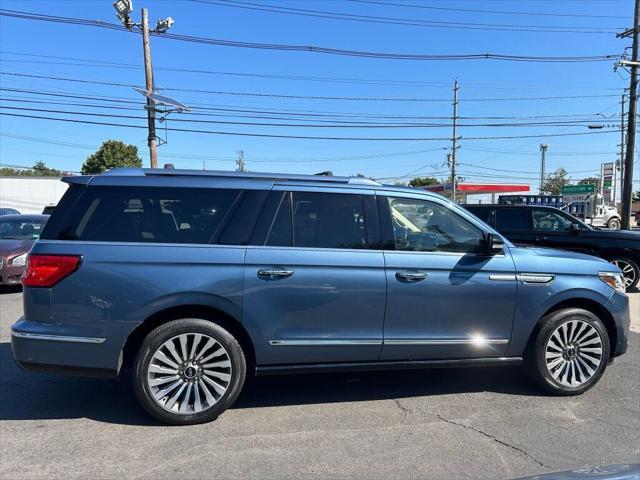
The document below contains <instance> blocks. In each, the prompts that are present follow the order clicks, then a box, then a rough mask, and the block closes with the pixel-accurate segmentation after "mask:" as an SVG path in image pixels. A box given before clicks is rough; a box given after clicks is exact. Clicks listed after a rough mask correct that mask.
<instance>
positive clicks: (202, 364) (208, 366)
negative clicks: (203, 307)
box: [133, 318, 247, 425]
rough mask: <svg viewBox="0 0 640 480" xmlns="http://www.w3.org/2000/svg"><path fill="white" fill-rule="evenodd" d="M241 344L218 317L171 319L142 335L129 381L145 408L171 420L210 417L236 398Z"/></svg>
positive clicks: (243, 372)
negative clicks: (211, 319)
mask: <svg viewBox="0 0 640 480" xmlns="http://www.w3.org/2000/svg"><path fill="white" fill-rule="evenodd" d="M246 368H247V367H246V360H245V356H244V353H243V351H242V347H241V346H240V344H239V343H238V341H237V340H236V339H235V338H234V337H233V335H231V334H230V333H229V332H228V331H227V330H225V329H224V328H222V327H221V326H220V325H218V324H216V323H212V322H210V321H207V320H202V319H195V318H183V319H180V320H173V321H171V322H168V323H166V324H164V325H161V326H160V327H158V328H156V329H155V330H153V331H152V332H151V333H149V335H147V337H146V338H145V339H144V341H143V343H142V346H141V347H140V351H139V352H138V355H137V357H136V360H135V364H134V374H133V387H134V391H135V393H136V396H137V397H138V400H139V401H140V403H141V404H142V406H143V407H144V409H145V410H147V412H149V413H150V414H151V415H152V416H154V417H155V418H157V419H158V420H160V421H162V422H165V423H169V424H173V425H193V424H197V423H205V422H209V421H211V420H214V419H216V418H217V417H218V415H220V414H221V413H222V412H224V411H225V410H226V409H227V408H229V407H230V406H231V405H232V404H233V402H234V401H235V400H236V398H237V397H238V395H239V394H240V391H241V389H242V385H243V384H244V379H245V375H246Z"/></svg>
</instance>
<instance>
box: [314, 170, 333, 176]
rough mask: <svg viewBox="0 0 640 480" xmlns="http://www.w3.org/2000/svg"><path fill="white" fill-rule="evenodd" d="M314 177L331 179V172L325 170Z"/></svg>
mask: <svg viewBox="0 0 640 480" xmlns="http://www.w3.org/2000/svg"><path fill="white" fill-rule="evenodd" d="M314 175H319V176H321V177H333V172H332V171H331V170H325V171H324V172H320V173H315V174H314Z"/></svg>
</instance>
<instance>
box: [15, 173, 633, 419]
mask: <svg viewBox="0 0 640 480" xmlns="http://www.w3.org/2000/svg"><path fill="white" fill-rule="evenodd" d="M65 181H66V182H68V183H69V184H70V186H69V188H68V190H67V192H66V193H65V195H64V197H63V198H62V200H61V201H60V203H59V204H58V206H57V208H56V209H55V211H54V212H53V215H52V216H51V219H50V220H49V222H48V223H47V225H46V227H45V229H44V231H43V233H42V235H41V238H40V240H38V241H37V242H36V243H35V245H34V246H33V249H32V250H31V253H30V255H29V257H28V262H27V263H28V266H27V272H26V275H25V277H24V280H23V284H24V287H25V288H24V318H21V319H20V320H18V321H17V322H16V323H15V324H14V325H13V326H12V346H13V353H14V356H15V359H16V361H17V362H18V364H19V365H20V366H22V367H23V368H25V369H29V370H39V371H43V370H44V371H55V372H68V373H76V374H85V375H99V376H107V377H115V376H117V375H118V374H119V373H120V371H121V370H122V369H123V368H125V367H131V369H132V370H133V387H134V390H135V393H136V395H137V397H138V399H139V400H140V402H141V404H142V405H143V406H144V408H145V409H146V410H147V411H148V412H150V413H151V414H152V415H154V416H155V417H157V418H159V419H161V420H162V421H165V422H168V423H173V424H190V423H199V422H205V421H209V420H212V419H214V418H215V417H217V416H218V415H219V414H220V413H221V412H223V411H224V410H225V409H226V408H228V407H229V406H230V405H231V404H232V403H233V402H234V400H235V399H236V398H237V396H238V394H239V392H240V390H241V389H242V386H243V383H244V381H245V377H246V376H247V375H254V374H258V375H260V374H279V373H292V372H313V371H337V370H354V369H381V368H416V367H425V366H451V365H460V366H463V365H505V364H513V363H520V362H524V365H525V367H526V372H527V373H528V374H529V375H530V377H531V378H532V379H534V380H535V381H536V382H537V383H538V384H539V385H541V386H542V387H544V388H546V389H547V390H549V391H551V392H553V393H556V394H559V395H575V394H579V393H582V392H584V391H585V390H587V389H589V388H591V387H592V386H593V385H594V384H596V383H597V381H598V380H599V378H600V377H601V376H602V374H603V372H604V370H605V368H606V367H607V365H608V364H609V363H610V361H611V359H612V358H613V357H615V356H617V355H621V354H623V353H624V352H625V351H626V348H627V337H628V331H629V321H630V318H629V302H628V297H627V296H626V294H625V293H624V285H623V277H622V273H621V272H620V270H619V269H618V268H617V267H615V266H613V265H611V264H609V263H607V262H604V261H602V260H600V259H598V258H594V257H590V256H586V255H580V254H567V253H566V252H557V251H554V250H535V249H528V248H518V247H515V246H514V245H512V244H511V243H509V242H508V241H504V240H503V239H502V237H500V235H499V234H498V233H496V232H495V231H494V230H492V229H491V228H490V227H488V226H487V225H486V224H484V223H483V222H481V221H480V220H478V219H477V218H476V217H474V216H473V215H472V214H470V213H469V212H467V211H466V210H464V209H462V208H461V207H458V206H457V205H454V204H452V203H450V202H449V201H447V200H445V199H444V198H442V197H440V196H438V195H434V194H430V193H426V192H422V191H420V190H417V189H409V188H400V187H391V186H389V187H388V186H384V185H380V184H378V183H376V182H373V181H371V180H367V179H364V178H346V177H333V176H313V175H272V174H259V173H236V172H200V171H178V170H142V169H131V170H129V169H122V170H113V171H111V172H109V173H108V174H105V175H100V176H95V177H94V176H77V177H70V178H66V179H65Z"/></svg>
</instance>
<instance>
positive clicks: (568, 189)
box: [562, 183, 596, 195]
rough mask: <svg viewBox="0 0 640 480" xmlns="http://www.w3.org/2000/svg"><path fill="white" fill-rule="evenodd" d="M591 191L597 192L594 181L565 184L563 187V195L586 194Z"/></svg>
mask: <svg viewBox="0 0 640 480" xmlns="http://www.w3.org/2000/svg"><path fill="white" fill-rule="evenodd" d="M589 193H596V186H595V185H594V184H593V183H585V184H583V185H565V186H564V187H562V195H586V194H589Z"/></svg>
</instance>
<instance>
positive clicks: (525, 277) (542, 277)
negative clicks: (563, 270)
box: [518, 273, 556, 284]
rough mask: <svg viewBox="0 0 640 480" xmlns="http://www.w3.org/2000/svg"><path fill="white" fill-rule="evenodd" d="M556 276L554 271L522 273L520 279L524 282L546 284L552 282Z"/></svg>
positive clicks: (519, 275)
mask: <svg viewBox="0 0 640 480" xmlns="http://www.w3.org/2000/svg"><path fill="white" fill-rule="evenodd" d="M555 278H556V276H555V275H554V274H552V273H520V274H518V280H520V281H521V282H522V283H524V284H545V283H551V282H553V281H554V280H555Z"/></svg>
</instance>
